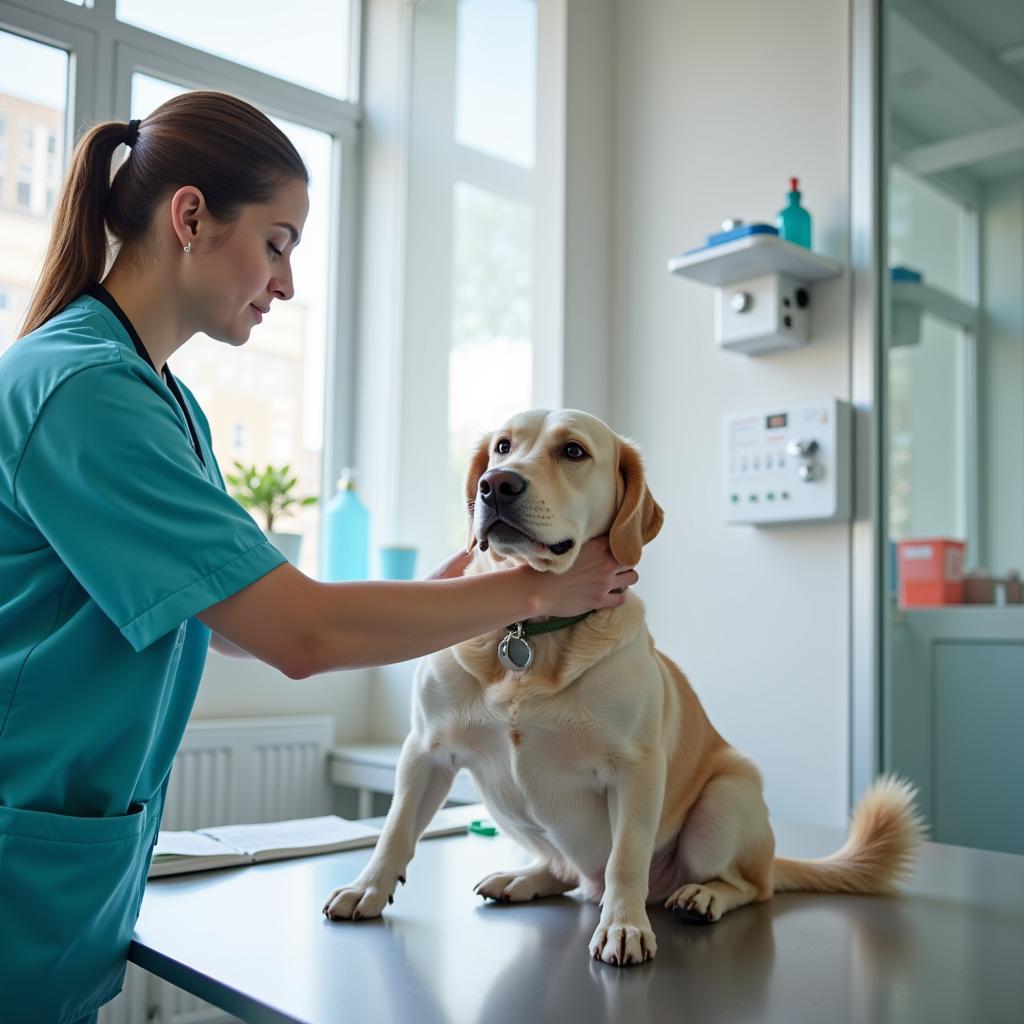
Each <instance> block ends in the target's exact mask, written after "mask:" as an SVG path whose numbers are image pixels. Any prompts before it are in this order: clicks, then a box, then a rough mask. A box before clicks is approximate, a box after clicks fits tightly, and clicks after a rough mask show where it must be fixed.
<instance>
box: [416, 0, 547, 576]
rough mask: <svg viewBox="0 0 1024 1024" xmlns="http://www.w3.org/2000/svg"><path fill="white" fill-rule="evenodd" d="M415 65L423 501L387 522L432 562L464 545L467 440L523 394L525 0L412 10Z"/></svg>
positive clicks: (532, 71) (527, 145)
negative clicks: (394, 521) (395, 523)
mask: <svg viewBox="0 0 1024 1024" xmlns="http://www.w3.org/2000/svg"><path fill="white" fill-rule="evenodd" d="M412 75H413V81H412V96H413V100H412V106H411V118H412V131H411V138H412V145H411V149H410V174H409V212H408V251H407V266H406V309H405V337H404V355H405V358H404V370H405V384H404V388H405V391H404V394H403V399H404V401H403V406H404V410H405V414H406V416H407V423H408V427H407V429H406V430H405V431H403V439H402V445H403V449H404V451H403V456H402V459H403V461H402V466H403V469H402V482H403V486H404V487H412V488H415V490H416V492H417V493H419V494H420V495H424V496H429V499H428V500H426V501H424V502H422V503H417V504H416V507H415V508H414V507H413V506H412V504H411V503H409V502H408V501H406V502H404V508H403V509H402V510H400V511H399V513H398V516H397V521H398V524H399V526H398V531H397V532H398V534H399V536H398V539H400V540H403V541H406V542H409V541H412V542H417V543H419V544H420V545H421V546H422V547H424V548H426V556H427V557H426V561H427V562H428V563H429V562H432V561H436V560H437V559H439V558H441V557H443V555H445V554H447V553H449V552H450V551H451V550H452V549H454V548H458V547H459V546H461V545H463V544H464V543H465V541H466V506H465V498H464V495H463V489H462V482H463V478H464V475H465V472H466V466H467V463H468V459H469V455H470V451H471V448H472V446H473V444H474V443H475V441H476V440H477V438H479V437H480V435H481V434H483V433H484V432H486V431H489V430H492V429H494V428H495V427H497V426H499V425H500V424H501V422H502V421H503V420H505V419H506V418H508V417H509V416H511V415H512V414H514V413H516V412H519V411H521V410H523V409H527V408H529V407H530V406H531V404H532V385H531V380H532V364H533V344H532V338H531V334H532V328H533V165H534V155H535V149H536V102H537V100H536V97H537V6H536V3H534V2H533V0H437V2H432V3H430V4H425V5H421V6H418V7H416V9H415V22H414V27H413V59H412ZM444 366H446V367H447V372H446V373H443V372H439V370H438V367H444ZM442 452H443V453H444V454H443V455H442ZM442 459H444V462H445V463H446V467H444V466H442ZM443 469H446V471H444V472H442V470H443Z"/></svg>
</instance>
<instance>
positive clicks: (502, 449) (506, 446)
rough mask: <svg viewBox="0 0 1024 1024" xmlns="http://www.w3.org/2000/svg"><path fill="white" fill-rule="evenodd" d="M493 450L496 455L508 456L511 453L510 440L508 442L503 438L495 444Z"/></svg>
mask: <svg viewBox="0 0 1024 1024" xmlns="http://www.w3.org/2000/svg"><path fill="white" fill-rule="evenodd" d="M494 450H495V451H496V452H497V453H498V454H499V455H508V453H509V452H510V451H512V442H511V441H510V440H509V439H508V438H507V437H503V438H501V440H500V441H498V443H497V444H496V445H495V446H494Z"/></svg>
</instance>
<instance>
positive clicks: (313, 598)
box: [198, 538, 637, 679]
mask: <svg viewBox="0 0 1024 1024" xmlns="http://www.w3.org/2000/svg"><path fill="white" fill-rule="evenodd" d="M464 568H465V560H464V559H449V561H448V562H447V563H445V566H442V567H441V570H439V571H441V572H442V573H446V572H457V571H461V570H462V569H464ZM636 581H637V574H636V572H635V571H634V570H633V569H631V568H629V567H626V566H621V565H619V564H618V563H617V562H616V561H615V559H614V557H613V556H612V554H611V551H610V548H609V545H608V541H607V538H598V539H596V540H591V541H588V542H587V543H586V544H584V545H583V547H582V549H581V550H580V553H579V555H578V557H577V558H576V561H575V562H574V563H573V565H572V567H571V568H569V569H568V570H567V571H566V572H564V573H557V574H556V573H550V572H535V571H534V570H533V569H530V568H529V567H527V566H519V567H517V568H514V569H499V570H495V571H492V572H484V573H479V574H477V575H472V576H456V577H453V578H440V579H438V578H435V579H431V580H423V581H418V582H408V583H407V582H394V581H390V580H389V581H387V582H363V581H360V582H353V583H319V582H317V581H315V580H311V579H310V578H309V577H308V576H305V575H303V573H301V572H299V570H298V569H296V568H295V566H293V565H291V564H288V563H285V564H284V565H279V566H278V567H277V568H276V569H273V570H271V571H270V572H268V573H267V574H266V575H265V576H263V577H262V578H260V579H258V580H256V581H255V582H253V583H251V584H249V586H247V587H244V588H243V589H242V590H239V591H238V592H237V593H235V594H232V595H231V596H230V597H228V598H225V599H224V600H223V601H220V602H219V603H217V604H215V605H211V606H210V607H209V608H207V609H206V610H205V611H203V612H201V613H199V616H198V617H199V618H200V619H201V620H202V621H203V622H205V623H206V625H207V626H209V627H210V629H212V630H213V631H214V632H215V633H219V634H220V636H222V637H225V638H226V639H227V640H229V641H230V642H231V643H232V644H235V645H236V646H238V647H241V648H242V649H243V650H245V651H248V652H249V653H250V654H252V655H253V656H254V657H256V658H259V659H260V660H261V661H265V662H266V663H267V664H268V665H273V666H274V667H275V668H278V669H280V670H281V671H282V672H284V673H285V674H286V675H288V676H291V677H292V678H295V679H299V678H305V677H307V676H311V675H315V674H316V673H318V672H328V671H330V670H331V669H342V668H366V667H369V666H372V665H387V664H390V663H393V662H399V661H408V660H409V659H411V658H418V657H421V656H422V655H424V654H430V653H432V652H434V651H440V650H442V649H443V648H445V647H451V646H452V645H453V644H457V643H461V642H462V641H463V640H468V639H470V638H471V637H474V636H480V634H482V633H487V632H489V631H490V630H493V629H500V628H501V627H503V626H506V625H508V624H509V623H512V622H517V621H519V620H520V619H526V618H532V617H534V616H539V615H576V614H579V613H580V612H584V611H588V610H590V609H592V608H612V607H616V606H618V605H620V604H622V602H623V601H624V600H625V599H626V598H625V593H624V591H625V589H626V588H628V587H630V586H632V585H633V584H634V583H636Z"/></svg>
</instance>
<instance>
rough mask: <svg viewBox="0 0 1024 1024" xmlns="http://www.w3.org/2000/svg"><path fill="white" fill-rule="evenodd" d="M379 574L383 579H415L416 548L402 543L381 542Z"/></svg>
mask: <svg viewBox="0 0 1024 1024" xmlns="http://www.w3.org/2000/svg"><path fill="white" fill-rule="evenodd" d="M380 576H381V579H384V580H414V579H416V548H413V547H407V546H405V545H402V544H382V545H381V549H380Z"/></svg>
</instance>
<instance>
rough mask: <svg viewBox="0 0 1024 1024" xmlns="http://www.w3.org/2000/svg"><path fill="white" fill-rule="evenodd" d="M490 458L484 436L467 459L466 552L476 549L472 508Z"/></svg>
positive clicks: (486, 440) (489, 448)
mask: <svg viewBox="0 0 1024 1024" xmlns="http://www.w3.org/2000/svg"><path fill="white" fill-rule="evenodd" d="M490 458H491V435H490V434H485V435H484V436H483V437H481V438H480V440H479V441H477V443H476V447H475V448H474V449H473V454H472V455H471V456H470V459H469V469H468V470H466V516H467V518H468V520H469V526H468V530H469V536H468V537H467V539H466V550H467V551H472V550H473V548H475V547H476V537H475V536H474V535H473V508H474V506H475V504H476V492H477V487H478V486H479V484H480V477H482V476H483V475H484V473H485V472H486V471H487V463H488V462H489V461H490Z"/></svg>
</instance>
